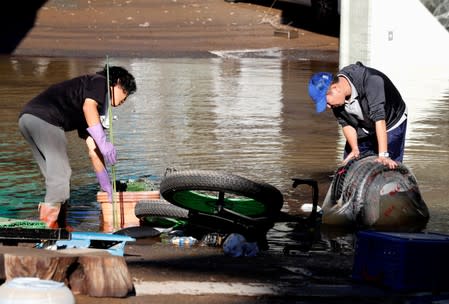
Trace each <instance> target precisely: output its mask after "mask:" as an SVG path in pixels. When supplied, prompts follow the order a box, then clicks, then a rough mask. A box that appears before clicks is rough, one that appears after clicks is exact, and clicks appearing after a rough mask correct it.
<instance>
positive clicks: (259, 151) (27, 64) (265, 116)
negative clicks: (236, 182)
mask: <svg viewBox="0 0 449 304" xmlns="http://www.w3.org/2000/svg"><path fill="white" fill-rule="evenodd" d="M104 63H105V61H104V60H103V59H58V58H11V57H1V58H0V69H1V71H2V73H0V105H1V107H2V111H1V114H0V127H1V130H2V132H1V133H0V145H1V150H0V170H1V171H0V172H1V174H0V185H1V187H0V216H17V217H22V218H36V217H37V211H36V204H37V203H38V202H39V200H41V198H42V197H43V190H42V189H43V184H42V178H41V177H40V173H39V171H38V168H37V166H36V165H35V164H34V161H33V160H32V157H31V153H30V152H29V149H28V147H27V146H26V143H25V141H24V140H23V139H22V138H21V136H20V134H19V132H18V128H17V115H18V113H19V111H20V109H21V108H22V106H23V105H24V103H25V102H26V101H28V100H29V99H30V98H31V97H32V96H34V95H35V94H37V93H38V92H40V91H41V90H43V89H44V88H45V87H47V86H48V85H50V84H52V83H54V82H57V81H61V80H64V79H67V78H70V77H75V76H77V75H79V74H82V73H86V72H94V71H97V70H100V69H101V68H102V66H103V65H104ZM110 63H111V64H114V65H123V66H126V67H128V68H129V70H130V72H132V73H133V74H134V75H135V76H136V80H137V83H138V91H137V93H136V94H134V95H133V96H132V97H131V98H130V99H129V101H127V104H125V105H124V106H123V107H120V108H118V109H114V115H115V116H116V117H117V119H116V120H114V122H113V124H114V125H113V129H114V134H115V136H114V139H115V144H116V146H117V149H118V153H119V162H118V164H117V165H116V174H117V178H118V179H126V178H129V177H137V176H142V175H151V176H152V177H153V178H154V180H155V181H157V180H160V178H161V176H162V175H163V173H164V172H165V169H166V168H167V167H175V168H177V169H180V170H181V169H211V170H226V171H230V172H233V173H236V174H241V175H243V176H246V177H248V178H252V179H255V180H261V181H264V182H268V183H271V184H273V185H274V186H276V187H278V188H279V189H280V190H281V192H282V193H283V194H284V198H285V205H284V211H287V212H290V213H297V212H299V207H300V205H301V203H303V202H310V199H311V197H310V192H309V189H307V188H301V189H295V190H293V189H292V187H291V179H290V178H291V177H305V178H314V179H317V180H318V181H319V186H320V202H321V201H322V200H323V196H324V194H325V192H326V191H327V187H328V186H329V183H330V179H329V174H331V173H332V171H333V170H334V169H335V168H336V167H337V164H338V162H339V161H340V159H341V151H342V147H341V144H340V141H341V139H340V138H339V131H338V130H339V128H338V126H337V124H336V122H335V119H334V118H333V117H332V114H331V113H325V114H322V115H317V114H316V113H314V107H313V106H312V104H311V102H310V100H309V97H308V95H307V89H306V87H307V86H306V83H307V82H308V78H309V77H310V75H311V74H312V73H314V72H316V71H320V70H331V71H335V70H336V69H337V66H336V65H334V64H329V63H325V62H310V61H307V60H293V59H291V58H289V59H288V60H287V59H283V58H282V56H271V55H270V56H268V57H262V58H261V57H259V58H252V57H251V56H247V55H246V56H243V58H235V56H232V57H231V58H229V57H226V56H225V57H222V58H217V57H211V58H201V59H188V58H179V59H126V58H120V59H112V60H111V61H110ZM426 75H429V74H428V73H426ZM432 75H434V77H433V78H426V79H425V81H426V83H425V84H424V86H425V87H426V88H427V89H428V90H431V91H432V92H434V93H436V92H437V91H438V92H439V93H436V94H435V95H434V94H425V93H424V91H421V92H422V94H423V95H418V94H416V93H413V94H409V95H406V96H405V98H406V100H407V102H408V103H409V104H410V113H411V114H410V128H409V130H410V131H409V134H408V137H409V138H408V141H407V146H406V156H405V162H406V163H407V165H408V166H410V167H411V169H412V170H413V172H414V173H415V175H416V176H417V179H418V181H419V183H420V187H421V191H422V193H423V196H424V199H425V201H426V202H427V204H428V206H429V209H430V211H431V220H430V222H429V225H428V230H431V231H441V232H447V233H449V224H448V223H447V221H446V220H445V219H447V217H448V215H449V209H448V207H447V205H448V204H447V197H449V195H448V194H449V190H448V189H449V187H448V182H447V180H448V173H447V172H448V171H449V170H448V166H449V165H448V164H449V162H448V160H449V152H448V146H449V145H448V136H447V135H448V132H449V125H448V121H447V117H448V113H449V106H448V105H449V103H448V89H449V84H448V81H447V80H448V77H447V75H446V74H443V75H435V74H432ZM422 81H423V79H422V78H420V79H419V87H420V88H423V83H422ZM417 83H418V82H417V81H416V80H412V79H404V83H403V84H401V86H404V87H416V86H417ZM435 87H437V88H438V89H434V88H435ZM407 92H408V91H407ZM426 92H427V91H426ZM424 95H425V98H426V99H424ZM68 138H69V156H70V159H71V165H72V169H73V176H72V199H71V204H72V206H71V209H70V214H69V216H70V219H69V220H70V222H71V224H72V225H73V226H75V228H77V229H86V230H94V231H95V230H98V229H99V206H98V203H97V202H96V201H95V200H96V199H95V195H96V191H97V189H98V188H97V187H98V186H97V183H96V180H95V177H94V174H93V172H92V171H91V165H90V163H89V160H88V158H87V154H86V151H85V147H84V144H83V143H82V141H81V140H80V139H78V138H77V135H76V132H72V133H70V134H69V136H68ZM288 230H291V227H289V226H286V225H280V226H276V227H275V229H274V230H273V231H272V232H270V234H269V238H271V240H272V241H273V242H274V243H276V242H280V243H285V242H289V240H288V236H287V235H288Z"/></svg>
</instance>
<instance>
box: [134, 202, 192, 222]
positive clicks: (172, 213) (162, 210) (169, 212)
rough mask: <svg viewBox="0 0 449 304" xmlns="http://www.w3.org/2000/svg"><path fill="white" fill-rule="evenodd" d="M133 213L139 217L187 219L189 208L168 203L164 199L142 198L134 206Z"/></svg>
mask: <svg viewBox="0 0 449 304" xmlns="http://www.w3.org/2000/svg"><path fill="white" fill-rule="evenodd" d="M134 213H135V215H136V217H137V218H139V219H141V218H143V217H147V216H157V217H170V218H176V219H187V218H188V217H189V210H187V209H184V208H181V207H178V206H175V205H173V204H170V203H169V202H167V201H164V200H142V201H138V202H137V204H136V206H135V207H134Z"/></svg>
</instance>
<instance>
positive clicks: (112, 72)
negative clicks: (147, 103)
mask: <svg viewBox="0 0 449 304" xmlns="http://www.w3.org/2000/svg"><path fill="white" fill-rule="evenodd" d="M107 69H108V66H107V65H105V66H104V69H103V71H100V72H98V74H100V75H103V76H105V77H106V75H107ZM117 83H118V84H120V86H121V87H122V88H123V89H124V90H125V91H126V93H127V94H128V95H131V94H133V93H134V92H136V90H137V86H136V80H135V79H134V76H133V75H131V74H130V73H129V72H128V71H127V70H126V69H124V68H122V67H119V66H109V85H111V86H114V85H116V84H117Z"/></svg>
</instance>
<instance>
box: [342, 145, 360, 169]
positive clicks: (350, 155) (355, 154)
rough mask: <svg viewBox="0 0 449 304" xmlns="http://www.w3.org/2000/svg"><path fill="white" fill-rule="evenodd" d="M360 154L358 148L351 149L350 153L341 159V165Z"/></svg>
mask: <svg viewBox="0 0 449 304" xmlns="http://www.w3.org/2000/svg"><path fill="white" fill-rule="evenodd" d="M359 156H360V151H359V149H355V150H352V151H351V153H349V154H348V156H346V158H345V159H344V160H343V162H342V165H346V164H347V163H348V162H349V161H350V160H351V159H355V158H358V157H359Z"/></svg>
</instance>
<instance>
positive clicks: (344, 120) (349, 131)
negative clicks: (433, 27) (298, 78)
mask: <svg viewBox="0 0 449 304" xmlns="http://www.w3.org/2000/svg"><path fill="white" fill-rule="evenodd" d="M309 95H310V97H311V98H312V100H313V101H314V102H315V105H316V111H317V112H319V113H320V112H323V111H325V110H326V108H330V109H332V111H333V112H334V115H335V117H336V118H337V121H338V123H339V124H340V125H341V126H342V130H343V134H344V136H345V138H346V146H345V153H344V163H346V162H347V161H349V160H350V159H353V158H357V157H359V156H360V154H365V153H367V152H373V153H376V154H378V156H379V157H378V159H377V161H379V162H381V163H383V164H384V165H386V166H388V167H389V168H390V169H394V168H396V167H397V163H396V162H402V160H403V156H404V143H405V133H406V129H407V106H406V104H405V102H404V100H403V99H402V97H401V94H400V93H399V91H398V90H397V89H396V87H395V86H394V84H393V83H392V82H391V80H390V79H389V78H388V77H387V76H386V75H385V74H383V73H382V72H380V71H378V70H376V69H373V68H370V67H366V66H364V65H363V64H362V63H361V62H357V63H355V64H351V65H348V66H346V67H344V68H343V69H341V70H340V71H339V72H338V73H337V75H333V74H331V73H327V72H320V73H316V74H314V75H312V77H311V78H310V81H309Z"/></svg>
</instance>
